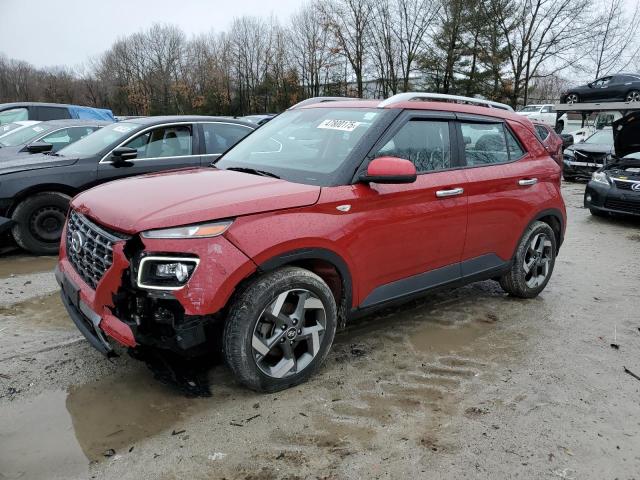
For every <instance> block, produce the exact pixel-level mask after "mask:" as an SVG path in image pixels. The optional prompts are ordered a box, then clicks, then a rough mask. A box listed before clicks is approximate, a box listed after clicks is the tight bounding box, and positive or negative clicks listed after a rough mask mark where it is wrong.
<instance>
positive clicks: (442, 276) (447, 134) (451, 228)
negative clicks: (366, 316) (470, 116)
mask: <svg viewBox="0 0 640 480" xmlns="http://www.w3.org/2000/svg"><path fill="white" fill-rule="evenodd" d="M452 120H453V115H448V114H446V113H443V114H437V113H432V114H423V113H410V112H407V113H406V114H404V115H403V117H401V118H400V119H399V120H398V123H397V124H396V125H395V126H394V127H392V129H391V130H390V132H389V133H388V134H387V135H386V136H385V137H384V138H383V139H382V141H381V142H379V144H378V146H377V147H375V148H374V149H373V154H372V155H370V156H369V159H372V158H376V157H380V156H393V157H399V158H404V159H407V160H410V161H412V162H413V163H414V164H415V166H416V170H417V171H418V177H417V180H416V181H415V182H414V183H411V184H397V185H392V184H376V183H371V184H363V183H357V184H355V185H352V186H351V187H349V188H351V189H352V190H351V194H352V195H353V197H352V200H351V201H350V202H349V203H350V204H351V205H352V209H351V215H357V221H356V224H355V225H356V229H355V230H354V233H353V235H352V242H351V243H350V246H349V255H350V257H351V258H352V260H353V262H354V264H355V268H356V269H357V270H358V271H357V273H356V274H357V275H358V276H359V277H358V278H359V279H360V283H359V285H360V288H359V291H358V292H356V294H357V295H358V299H359V302H358V303H360V305H361V306H363V307H367V306H370V305H374V304H377V303H381V302H385V301H388V300H393V299H395V298H398V297H401V296H404V295H407V294H411V293H416V292H419V291H420V290H424V289H426V288H430V287H433V286H436V285H438V284H442V283H447V282H449V281H452V280H455V279H456V278H459V276H460V265H459V262H460V257H461V254H462V250H463V247H464V240H465V232H466V223H467V197H466V192H465V187H466V181H465V177H464V173H463V172H462V171H461V170H459V169H457V167H458V155H457V149H454V150H453V151H452V148H451V145H452V143H454V144H455V142H454V141H452V139H454V138H456V132H455V129H454V128H453V123H452Z"/></svg>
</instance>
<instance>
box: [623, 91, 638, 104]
mask: <svg viewBox="0 0 640 480" xmlns="http://www.w3.org/2000/svg"><path fill="white" fill-rule="evenodd" d="M626 100H627V102H640V92H638V91H633V92H629V94H628V95H627V99H626Z"/></svg>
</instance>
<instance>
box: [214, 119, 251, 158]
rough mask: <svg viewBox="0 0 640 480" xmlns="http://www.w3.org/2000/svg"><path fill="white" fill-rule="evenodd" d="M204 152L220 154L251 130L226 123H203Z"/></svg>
mask: <svg viewBox="0 0 640 480" xmlns="http://www.w3.org/2000/svg"><path fill="white" fill-rule="evenodd" d="M202 129H203V131H204V145H205V152H207V153H208V154H214V155H215V154H217V155H219V154H222V153H224V152H226V151H227V150H229V149H230V148H231V147H233V146H234V145H235V144H236V143H238V142H239V141H240V140H242V139H243V138H244V137H246V136H247V135H248V134H249V133H251V131H252V130H251V129H250V128H247V127H242V126H240V125H231V124H228V123H203V124H202Z"/></svg>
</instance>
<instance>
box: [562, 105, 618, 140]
mask: <svg viewBox="0 0 640 480" xmlns="http://www.w3.org/2000/svg"><path fill="white" fill-rule="evenodd" d="M620 118H622V112H619V111H607V112H598V113H597V114H596V115H595V118H591V119H588V120H587V122H586V124H585V125H584V126H583V127H581V128H579V129H577V130H572V131H571V132H569V133H568V135H571V136H572V137H573V143H580V142H582V141H584V140H586V139H587V138H589V137H590V136H591V135H593V134H594V133H596V132H597V131H598V130H602V129H603V128H605V127H611V125H613V122H615V121H616V120H618V119H620Z"/></svg>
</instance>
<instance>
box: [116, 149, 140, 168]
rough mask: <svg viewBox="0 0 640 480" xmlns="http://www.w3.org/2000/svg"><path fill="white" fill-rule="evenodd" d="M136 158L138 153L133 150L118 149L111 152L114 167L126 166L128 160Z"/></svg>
mask: <svg viewBox="0 0 640 480" xmlns="http://www.w3.org/2000/svg"><path fill="white" fill-rule="evenodd" d="M137 156H138V151H137V150H136V149H135V148H130V147H119V148H116V149H115V150H114V151H113V152H111V161H112V162H113V163H114V165H121V164H126V163H127V162H128V161H129V160H133V159H134V158H136V157H137Z"/></svg>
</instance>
